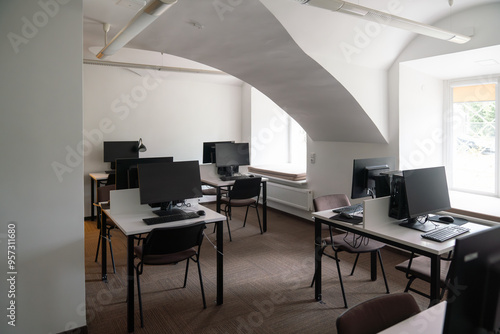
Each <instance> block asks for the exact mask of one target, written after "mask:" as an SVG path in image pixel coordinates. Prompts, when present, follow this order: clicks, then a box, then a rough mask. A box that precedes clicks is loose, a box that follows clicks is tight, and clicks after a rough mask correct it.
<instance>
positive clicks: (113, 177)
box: [106, 172, 116, 186]
mask: <svg viewBox="0 0 500 334" xmlns="http://www.w3.org/2000/svg"><path fill="white" fill-rule="evenodd" d="M113 184H116V173H115V172H113V173H109V174H108V178H107V180H106V185H107V186H110V185H113Z"/></svg>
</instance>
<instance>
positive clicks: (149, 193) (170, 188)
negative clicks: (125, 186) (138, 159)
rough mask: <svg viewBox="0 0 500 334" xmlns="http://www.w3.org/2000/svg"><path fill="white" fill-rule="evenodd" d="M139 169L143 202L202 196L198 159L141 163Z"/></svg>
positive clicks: (164, 201)
mask: <svg viewBox="0 0 500 334" xmlns="http://www.w3.org/2000/svg"><path fill="white" fill-rule="evenodd" d="M137 171H138V173H139V194H140V200H141V204H155V203H166V202H171V201H182V200H185V199H188V198H196V197H202V192H201V178H200V165H199V162H198V161H178V162H166V163H153V164H140V165H138V166H137ZM162 206H163V205H162Z"/></svg>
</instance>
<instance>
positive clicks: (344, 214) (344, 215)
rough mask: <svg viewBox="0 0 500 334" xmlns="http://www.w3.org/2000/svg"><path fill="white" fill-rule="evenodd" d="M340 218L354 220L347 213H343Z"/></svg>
mask: <svg viewBox="0 0 500 334" xmlns="http://www.w3.org/2000/svg"><path fill="white" fill-rule="evenodd" d="M340 217H342V218H347V219H352V218H354V217H353V216H352V215H351V214H348V213H347V212H341V213H340Z"/></svg>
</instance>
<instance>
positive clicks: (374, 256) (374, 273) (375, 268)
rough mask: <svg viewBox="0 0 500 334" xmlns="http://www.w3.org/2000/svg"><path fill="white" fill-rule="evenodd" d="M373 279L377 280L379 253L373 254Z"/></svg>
mask: <svg viewBox="0 0 500 334" xmlns="http://www.w3.org/2000/svg"><path fill="white" fill-rule="evenodd" d="M370 254H371V279H372V281H376V280H377V252H371V253H370Z"/></svg>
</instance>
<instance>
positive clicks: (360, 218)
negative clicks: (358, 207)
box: [330, 214, 363, 225]
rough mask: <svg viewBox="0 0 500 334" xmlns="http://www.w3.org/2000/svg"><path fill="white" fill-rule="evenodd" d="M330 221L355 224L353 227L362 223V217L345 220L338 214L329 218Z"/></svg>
mask: <svg viewBox="0 0 500 334" xmlns="http://www.w3.org/2000/svg"><path fill="white" fill-rule="evenodd" d="M330 219H335V220H340V221H343V222H346V223H351V224H355V225H357V224H361V223H362V222H363V218H362V217H353V218H345V217H342V216H340V214H338V215H334V216H331V217H330Z"/></svg>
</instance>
